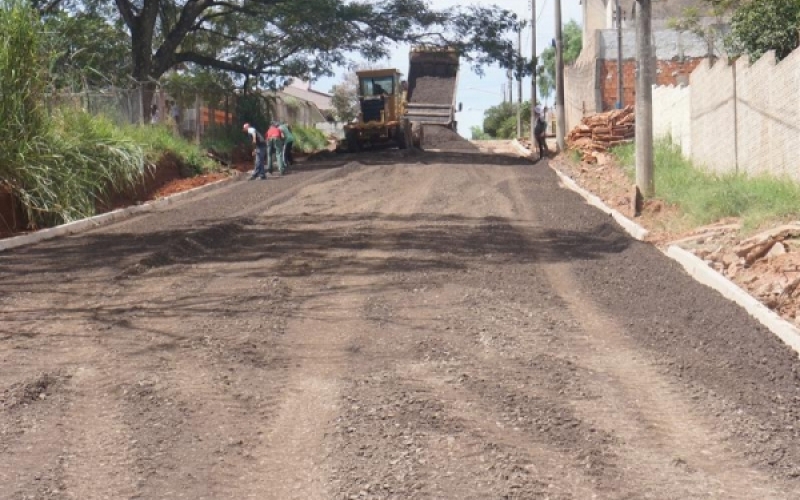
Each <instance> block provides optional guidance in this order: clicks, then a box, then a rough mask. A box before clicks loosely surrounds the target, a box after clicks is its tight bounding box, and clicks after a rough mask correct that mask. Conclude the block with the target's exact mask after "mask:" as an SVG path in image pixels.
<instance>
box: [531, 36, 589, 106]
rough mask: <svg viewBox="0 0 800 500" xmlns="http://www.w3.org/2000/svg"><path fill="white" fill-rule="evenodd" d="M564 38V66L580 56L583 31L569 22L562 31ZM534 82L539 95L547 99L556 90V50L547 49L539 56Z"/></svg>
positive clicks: (553, 47)
mask: <svg viewBox="0 0 800 500" xmlns="http://www.w3.org/2000/svg"><path fill="white" fill-rule="evenodd" d="M562 33H563V36H564V64H572V63H574V62H575V61H576V60H577V59H578V56H579V55H580V54H581V49H582V48H583V29H582V28H581V27H580V26H579V25H578V23H576V22H575V21H574V20H571V21H570V22H568V23H567V24H566V25H564V29H563V31H562ZM536 73H537V75H538V76H537V78H536V82H537V85H538V87H539V94H540V95H542V96H543V97H545V98H547V97H549V96H550V95H552V93H553V91H554V90H555V88H556V48H555V46H554V45H553V46H550V47H547V48H546V49H545V50H543V51H542V54H541V55H540V56H539V66H538V68H537V71H536Z"/></svg>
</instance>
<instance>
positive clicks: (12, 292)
mask: <svg viewBox="0 0 800 500" xmlns="http://www.w3.org/2000/svg"><path fill="white" fill-rule="evenodd" d="M500 150H502V147H501V145H497V144H493V145H492V146H491V151H492V153H484V154H481V153H479V152H473V153H466V152H462V153H425V154H416V155H415V154H410V153H400V152H384V153H379V154H372V155H369V154H365V155H362V156H357V157H356V156H344V157H335V158H334V157H331V158H328V159H322V160H318V161H315V162H311V163H308V164H306V165H305V166H304V167H302V168H301V169H299V170H298V171H297V172H295V173H293V174H291V175H288V176H286V177H283V178H280V179H271V180H269V181H267V182H238V183H234V184H232V185H231V186H229V187H227V188H223V189H221V190H218V191H216V192H213V193H210V194H208V195H205V196H204V197H202V198H199V199H195V200H193V201H189V202H185V203H183V204H180V205H177V206H174V207H172V208H169V209H166V210H164V211H162V212H158V213H154V214H151V215H147V216H143V217H140V218H136V219H132V220H129V221H127V222H124V223H120V224H117V225H114V226H110V227H107V228H103V229H100V230H96V231H94V232H92V233H89V234H85V235H82V236H77V237H71V238H67V239H61V240H56V241H51V242H48V243H44V244H40V245H37V246H34V247H30V248H27V249H23V250H19V251H15V252H12V253H6V254H0V283H2V286H0V498H3V499H15V500H22V499H40V498H41V499H44V498H47V499H51V498H52V499H80V500H93V499H106V498H107V499H128V498H131V499H132V498H137V499H178V498H186V499H192V500H200V499H237V500H239V499H250V498H252V499H262V500H263V499H276V500H277V499H280V500H286V499H304V500H316V499H361V498H371V499H398V500H399V499H414V498H417V499H433V498H441V499H475V500H478V499H480V500H485V499H551V500H556V499H559V500H560V499H676V500H677V499H681V500H686V499H709V498H715V499H741V500H753V499H759V500H763V499H797V498H800V493H798V492H800V363H798V359H797V356H796V355H795V354H793V352H792V351H790V350H789V349H788V348H786V347H784V346H783V345H782V344H780V343H779V341H777V340H776V339H775V338H774V336H773V335H772V334H770V333H769V332H767V331H766V330H765V329H764V328H762V327H760V326H759V325H758V324H757V323H756V322H755V321H754V320H752V319H751V318H749V317H748V316H747V315H746V314H745V313H744V312H742V311H741V310H740V309H739V308H738V307H736V306H734V305H732V304H730V303H728V302H727V301H725V300H723V299H722V298H721V297H719V296H718V295H717V294H716V293H715V292H713V291H711V290H708V289H706V288H704V287H702V286H700V285H698V284H696V283H695V282H693V281H692V280H691V279H690V278H688V277H687V276H686V275H685V274H684V273H683V272H682V271H681V270H680V269H679V268H678V266H677V265H675V264H673V263H672V262H671V261H670V260H668V259H666V258H665V257H663V256H662V255H661V254H660V253H659V252H658V251H657V250H656V249H654V248H652V247H651V246H649V245H646V244H641V243H637V242H634V241H632V240H631V239H629V238H628V237H626V236H625V235H624V234H623V233H622V232H621V231H620V230H619V229H618V228H617V227H616V226H615V225H614V224H613V223H612V221H611V220H610V219H608V218H607V217H606V216H605V215H602V214H601V213H600V212H598V211H596V210H594V209H591V208H589V207H588V206H586V205H584V204H583V203H582V202H581V201H580V199H579V198H578V197H577V196H576V195H574V194H572V193H570V192H568V191H566V190H563V189H560V188H559V187H558V185H557V181H556V177H555V175H553V173H552V172H551V171H550V170H549V169H548V168H547V166H546V165H545V164H544V163H542V162H540V163H538V164H535V165H531V164H529V163H526V162H524V161H522V160H519V159H516V158H513V157H508V156H502V155H499V154H497V152H498V151H500Z"/></svg>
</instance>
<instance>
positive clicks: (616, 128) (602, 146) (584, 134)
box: [567, 106, 636, 163]
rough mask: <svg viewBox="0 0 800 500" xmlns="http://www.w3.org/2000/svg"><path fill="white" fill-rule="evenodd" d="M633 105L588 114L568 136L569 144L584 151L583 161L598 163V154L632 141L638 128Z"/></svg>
mask: <svg viewBox="0 0 800 500" xmlns="http://www.w3.org/2000/svg"><path fill="white" fill-rule="evenodd" d="M635 120H636V115H635V114H634V112H633V106H626V107H625V108H623V109H615V110H613V111H608V112H606V113H598V114H595V115H590V116H586V117H584V118H583V120H581V124H580V125H578V126H577V127H575V128H574V129H573V130H572V132H570V133H569V135H568V136H567V144H568V145H569V147H570V148H572V149H577V150H578V151H580V152H581V153H583V161H585V162H589V163H596V162H597V157H598V154H602V153H605V152H606V151H608V150H609V149H611V148H613V147H614V146H619V145H620V144H625V143H628V142H631V141H632V140H633V137H634V135H635V130H636V121H635Z"/></svg>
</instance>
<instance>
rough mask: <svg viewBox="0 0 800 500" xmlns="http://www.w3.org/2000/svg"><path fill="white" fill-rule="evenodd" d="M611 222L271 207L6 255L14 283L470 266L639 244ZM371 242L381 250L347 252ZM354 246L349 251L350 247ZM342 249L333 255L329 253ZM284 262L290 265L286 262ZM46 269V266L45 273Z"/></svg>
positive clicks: (595, 253) (7, 278)
mask: <svg viewBox="0 0 800 500" xmlns="http://www.w3.org/2000/svg"><path fill="white" fill-rule="evenodd" d="M630 243H631V242H630V239H629V238H627V237H626V236H624V235H623V234H622V233H621V232H620V231H619V230H618V229H616V228H615V227H614V226H612V225H611V224H610V223H605V224H600V225H598V226H594V227H593V228H592V229H591V230H589V231H573V230H567V229H559V230H554V229H552V228H542V227H538V226H537V225H536V224H535V223H533V222H530V221H524V220H512V219H505V218H499V217H483V218H464V217H458V216H442V215H433V214H414V215H410V216H398V215H391V214H383V213H368V214H358V215H344V216H338V215H336V216H331V215H317V214H309V215H299V216H275V215H273V216H270V217H269V218H268V219H263V220H262V219H236V220H230V221H225V222H222V223H216V224H214V223H209V225H207V226H205V227H202V228H200V229H186V230H176V231H163V232H154V233H148V234H133V233H130V234H129V233H115V234H103V233H99V234H89V235H84V236H81V237H77V238H69V239H64V240H60V241H57V242H54V243H50V244H47V245H39V246H34V247H31V248H28V249H26V250H25V251H24V254H23V252H18V253H13V252H12V253H9V254H6V255H4V256H0V263H3V262H4V261H5V262H4V264H5V265H3V266H2V268H3V270H2V272H0V276H2V278H3V283H4V288H5V289H7V290H10V289H12V288H13V286H14V284H15V281H16V280H17V278H19V279H23V278H24V282H25V283H27V284H28V285H30V284H31V282H32V281H34V280H35V278H34V279H33V280H32V278H33V277H34V276H35V274H32V273H43V274H42V279H51V277H50V276H48V275H50V274H52V273H57V274H64V275H72V274H73V273H83V272H93V271H102V270H111V271H112V272H113V271H115V270H116V271H118V272H119V273H121V274H122V275H125V273H128V274H130V273H142V272H146V271H147V270H148V269H153V268H160V267H165V266H169V265H175V264H208V263H235V262H250V261H258V260H261V259H266V260H268V259H282V258H285V257H287V256H298V255H308V256H313V257H315V258H316V259H317V260H315V263H314V269H315V272H317V273H319V272H323V273H339V272H346V273H350V274H365V275H366V274H371V273H381V272H385V271H386V269H388V268H392V269H397V267H398V265H399V266H400V267H402V269H403V270H404V271H415V270H419V271H430V270H436V269H441V270H446V269H458V268H464V267H466V266H467V265H468V264H469V261H470V259H482V258H486V256H490V257H491V259H492V260H493V261H495V262H496V263H498V264H502V263H503V262H514V263H524V262H543V261H544V262H547V261H552V262H558V261H563V260H573V259H581V260H587V259H596V258H599V257H602V256H603V255H604V254H608V253H619V252H621V251H623V250H624V249H625V248H627V246H628V245H630ZM363 250H371V251H373V252H375V253H376V255H378V256H376V257H374V258H369V259H364V258H356V257H353V258H352V259H349V258H347V257H346V255H347V253H348V252H356V251H363ZM342 254H344V255H345V257H341V255H342ZM328 255H336V256H337V257H336V258H333V259H328V258H326V256H328ZM278 271H280V270H278ZM45 273H46V274H45Z"/></svg>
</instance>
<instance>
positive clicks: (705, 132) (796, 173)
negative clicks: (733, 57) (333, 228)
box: [653, 49, 800, 181]
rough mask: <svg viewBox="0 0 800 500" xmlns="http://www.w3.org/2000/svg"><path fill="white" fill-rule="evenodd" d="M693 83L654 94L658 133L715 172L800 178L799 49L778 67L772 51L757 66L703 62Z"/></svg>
mask: <svg viewBox="0 0 800 500" xmlns="http://www.w3.org/2000/svg"><path fill="white" fill-rule="evenodd" d="M689 82H690V85H689V88H688V89H686V90H685V91H683V90H681V89H679V88H674V87H656V88H655V89H654V91H653V106H654V109H653V114H654V117H653V125H654V131H655V133H656V134H657V135H662V136H663V135H666V134H669V135H671V136H672V137H673V139H674V140H676V142H678V143H680V145H681V147H682V149H683V153H684V155H685V156H687V157H689V158H691V159H692V160H693V161H694V162H695V163H696V164H698V165H700V166H703V167H705V168H707V169H709V170H711V171H714V172H717V173H731V172H740V173H745V174H748V175H759V174H770V175H774V176H778V177H781V176H786V177H790V178H793V179H795V180H796V181H800V140H799V139H800V49H798V50H796V51H795V52H794V53H792V54H790V55H789V57H787V58H786V59H784V60H783V61H781V62H776V60H775V55H774V54H773V53H771V52H770V53H767V54H765V55H764V56H763V57H762V58H761V59H759V60H758V61H755V62H754V63H752V64H751V62H750V61H749V60H748V59H747V58H746V57H743V58H740V59H739V60H737V61H736V62H735V63H734V64H731V63H729V62H728V61H726V60H724V59H721V60H718V61H717V62H716V63H714V64H712V63H711V62H709V61H708V60H704V61H703V62H702V63H700V65H699V66H698V67H697V69H695V71H694V72H693V73H692V74H691V76H690V79H689ZM686 101H688V103H689V104H688V107H687V106H686V104H685V103H686ZM687 128H688V132H687Z"/></svg>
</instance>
